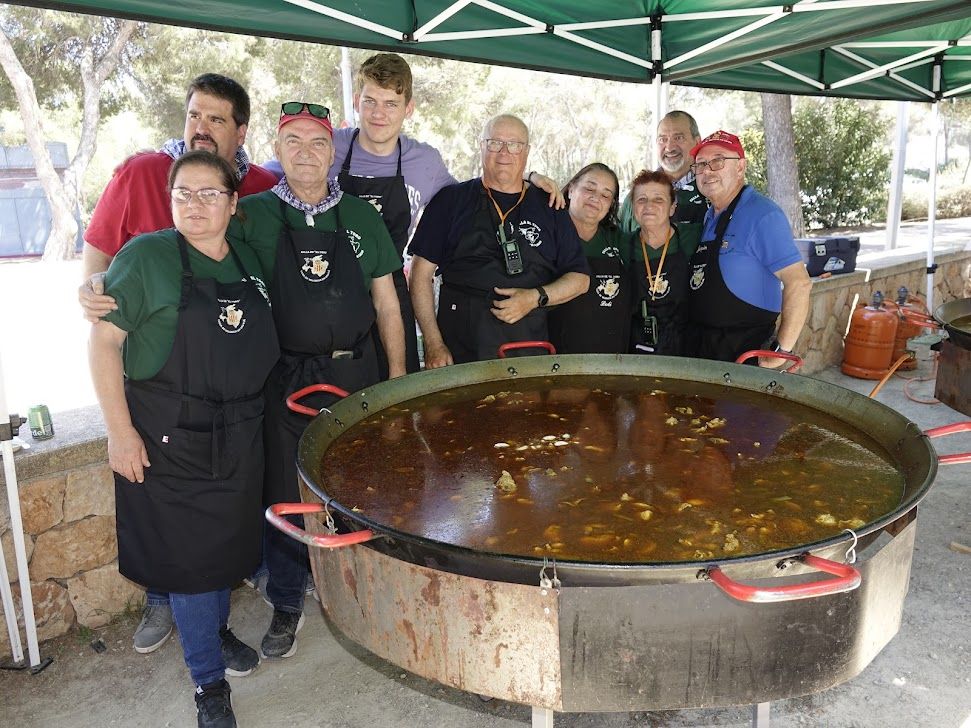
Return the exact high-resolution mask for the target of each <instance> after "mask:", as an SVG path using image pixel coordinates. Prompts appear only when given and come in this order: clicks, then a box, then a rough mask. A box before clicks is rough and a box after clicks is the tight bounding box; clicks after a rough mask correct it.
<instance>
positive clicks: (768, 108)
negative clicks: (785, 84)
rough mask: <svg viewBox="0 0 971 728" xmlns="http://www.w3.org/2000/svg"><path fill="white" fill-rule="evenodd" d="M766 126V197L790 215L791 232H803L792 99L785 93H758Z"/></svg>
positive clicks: (803, 223)
mask: <svg viewBox="0 0 971 728" xmlns="http://www.w3.org/2000/svg"><path fill="white" fill-rule="evenodd" d="M761 96H762V123H763V125H764V127H765V167H766V176H767V178H768V185H769V197H771V198H772V199H773V200H775V202H776V204H778V205H779V207H781V208H782V210H783V212H785V213H786V217H788V218H789V225H790V226H791V227H792V234H793V235H794V236H795V237H797V238H800V237H802V236H803V235H805V234H806V223H805V220H804V218H803V215H802V199H801V197H800V194H799V166H798V161H797V160H796V145H795V141H794V139H793V134H792V100H791V98H790V97H789V96H788V95H780V94H761Z"/></svg>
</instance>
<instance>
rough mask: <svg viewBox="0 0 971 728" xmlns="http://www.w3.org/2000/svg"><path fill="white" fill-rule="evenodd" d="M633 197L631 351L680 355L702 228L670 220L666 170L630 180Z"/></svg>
mask: <svg viewBox="0 0 971 728" xmlns="http://www.w3.org/2000/svg"><path fill="white" fill-rule="evenodd" d="M631 200H633V210H634V219H635V220H636V221H637V223H638V225H640V230H638V231H637V232H635V233H634V234H633V236H632V237H631V239H630V241H629V243H628V246H627V247H628V251H629V253H628V254H629V255H630V260H631V274H632V276H633V278H634V286H635V289H634V311H633V318H632V320H631V337H630V347H631V348H630V350H631V351H632V352H633V353H635V354H663V355H666V356H681V355H683V354H684V343H683V337H684V328H685V326H686V320H687V319H686V315H685V305H686V304H685V300H686V298H687V294H688V259H689V258H690V256H691V254H692V253H693V252H694V247H695V245H696V244H697V242H698V233H699V232H700V229H701V228H700V226H699V225H688V224H680V225H675V224H674V223H672V222H671V216H672V215H673V214H674V210H675V204H676V203H675V193H674V188H673V187H672V185H671V180H670V179H669V178H668V176H667V175H666V174H664V173H663V172H656V171H655V172H647V171H641V172H640V173H639V174H638V175H637V176H636V177H635V178H634V181H633V183H632V184H631Z"/></svg>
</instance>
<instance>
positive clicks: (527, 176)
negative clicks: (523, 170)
mask: <svg viewBox="0 0 971 728" xmlns="http://www.w3.org/2000/svg"><path fill="white" fill-rule="evenodd" d="M534 174H536V172H534V171H532V170H530V172H529V174H527V175H526V181H527V182H529V183H530V184H533V183H532V179H533V175H534Z"/></svg>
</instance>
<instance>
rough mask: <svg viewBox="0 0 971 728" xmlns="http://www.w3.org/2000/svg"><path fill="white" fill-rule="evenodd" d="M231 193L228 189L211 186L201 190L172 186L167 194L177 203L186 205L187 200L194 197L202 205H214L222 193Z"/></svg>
mask: <svg viewBox="0 0 971 728" xmlns="http://www.w3.org/2000/svg"><path fill="white" fill-rule="evenodd" d="M231 194H233V193H232V192H230V191H229V190H217V189H213V188H212V187H205V188H203V189H201V190H190V189H189V188H188V187H173V188H172V191H171V192H170V193H169V195H170V196H171V197H172V202H174V203H175V204H177V205H188V204H189V201H190V200H191V199H192V198H193V197H195V198H196V199H197V200H199V202H201V203H202V204H203V205H207V206H209V205H215V204H216V203H217V202H218V201H219V198H220V197H222V196H223V195H231Z"/></svg>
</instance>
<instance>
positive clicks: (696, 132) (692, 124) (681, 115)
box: [658, 111, 701, 139]
mask: <svg viewBox="0 0 971 728" xmlns="http://www.w3.org/2000/svg"><path fill="white" fill-rule="evenodd" d="M664 119H687V120H688V127H689V129H690V130H691V136H692V137H694V138H695V139H701V130H700V129H699V128H698V122H697V121H695V117H693V116H692V115H691V114H689V113H688V112H687V111H669V112H668V113H667V114H665V115H664V118H663V119H661V121H664ZM660 125H661V122H658V126H660Z"/></svg>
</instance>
